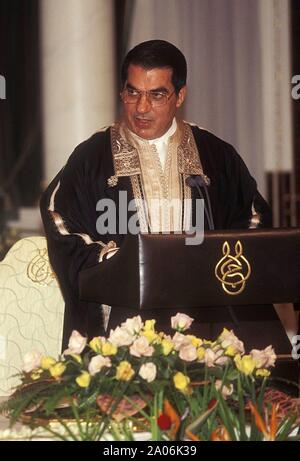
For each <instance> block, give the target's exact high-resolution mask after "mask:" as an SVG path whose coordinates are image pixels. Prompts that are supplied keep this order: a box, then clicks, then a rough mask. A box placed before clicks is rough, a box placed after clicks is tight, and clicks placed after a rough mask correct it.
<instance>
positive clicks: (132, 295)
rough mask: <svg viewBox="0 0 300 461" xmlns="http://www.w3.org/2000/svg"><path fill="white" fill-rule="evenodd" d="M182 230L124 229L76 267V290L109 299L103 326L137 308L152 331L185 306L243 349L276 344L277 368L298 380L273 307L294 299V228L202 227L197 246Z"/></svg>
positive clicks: (297, 274)
mask: <svg viewBox="0 0 300 461" xmlns="http://www.w3.org/2000/svg"><path fill="white" fill-rule="evenodd" d="M187 237H189V238H190V236H187V235H185V234H180V235H175V234H168V235H165V234H138V235H135V236H133V235H128V236H127V237H126V239H125V241H124V244H123V245H122V247H121V248H120V250H119V251H118V253H117V254H116V255H115V256H113V257H112V258H110V259H108V260H106V261H103V262H102V263H100V264H98V265H97V266H94V267H91V268H88V269H85V270H84V271H82V272H81V273H80V277H79V285H80V297H81V299H82V300H84V301H91V302H98V303H100V304H106V305H109V306H112V311H111V318H110V323H109V327H110V328H115V327H116V326H117V325H119V324H120V323H121V322H122V321H125V320H126V318H128V317H132V316H134V315H137V314H140V315H141V316H142V318H143V319H151V318H155V319H156V320H157V327H158V329H159V330H163V331H167V330H168V329H170V327H169V324H170V317H171V316H172V315H174V314H176V313H177V312H185V313H187V314H188V315H190V316H191V317H193V318H194V319H195V321H194V323H193V330H191V332H194V333H196V334H198V335H199V336H204V337H209V338H214V337H216V336H217V335H218V334H219V333H220V332H221V331H222V328H223V327H224V326H226V327H227V328H231V329H233V330H234V332H235V334H236V335H237V336H238V337H239V338H240V339H241V340H242V341H244V343H245V347H246V350H250V349H251V348H257V349H261V348H264V347H266V346H268V345H269V344H272V345H273V346H274V348H275V352H276V354H277V355H278V356H279V358H278V366H277V370H278V372H280V374H281V375H282V376H285V377H287V378H289V379H293V380H297V379H298V363H297V361H295V360H293V359H292V358H291V355H290V354H291V349H292V346H291V344H290V342H289V340H288V338H287V336H286V334H285V331H284V329H283V327H282V325H281V323H280V321H279V319H278V317H277V314H276V313H275V310H274V308H273V306H272V304H273V303H288V302H293V303H297V302H300V229H276V230H275V229H272V230H245V231H208V232H206V233H205V236H204V240H203V243H202V244H200V245H187V244H186V238H187Z"/></svg>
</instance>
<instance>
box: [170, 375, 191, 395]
mask: <svg viewBox="0 0 300 461" xmlns="http://www.w3.org/2000/svg"><path fill="white" fill-rule="evenodd" d="M173 381H174V385H175V387H176V389H178V390H179V391H185V390H186V389H187V387H188V385H189V383H190V378H189V377H188V376H186V375H184V374H183V373H181V371H178V372H177V373H176V375H174V376H173Z"/></svg>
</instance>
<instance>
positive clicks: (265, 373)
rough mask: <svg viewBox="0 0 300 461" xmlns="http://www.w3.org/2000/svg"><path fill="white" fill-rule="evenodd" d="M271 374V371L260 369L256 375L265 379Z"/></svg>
mask: <svg viewBox="0 0 300 461" xmlns="http://www.w3.org/2000/svg"><path fill="white" fill-rule="evenodd" d="M270 374H271V372H270V371H269V370H266V368H260V369H259V370H256V372H255V375H256V376H262V377H263V378H264V377H265V376H270Z"/></svg>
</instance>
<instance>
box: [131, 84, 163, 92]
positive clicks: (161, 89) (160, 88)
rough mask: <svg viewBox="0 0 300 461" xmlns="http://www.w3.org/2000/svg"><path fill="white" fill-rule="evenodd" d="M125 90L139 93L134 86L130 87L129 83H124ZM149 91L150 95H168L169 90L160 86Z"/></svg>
mask: <svg viewBox="0 0 300 461" xmlns="http://www.w3.org/2000/svg"><path fill="white" fill-rule="evenodd" d="M126 88H129V89H130V90H135V91H141V90H139V89H138V88H136V87H135V86H133V85H131V84H130V83H126ZM149 91H151V93H152V92H153V93H169V90H168V88H166V87H164V86H160V87H158V88H153V89H152V90H149Z"/></svg>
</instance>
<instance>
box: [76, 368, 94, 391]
mask: <svg viewBox="0 0 300 461" xmlns="http://www.w3.org/2000/svg"><path fill="white" fill-rule="evenodd" d="M90 382H91V375H90V374H89V373H88V372H87V371H83V372H82V373H81V375H80V376H77V378H76V383H77V384H78V386H80V387H89V385H90Z"/></svg>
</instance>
